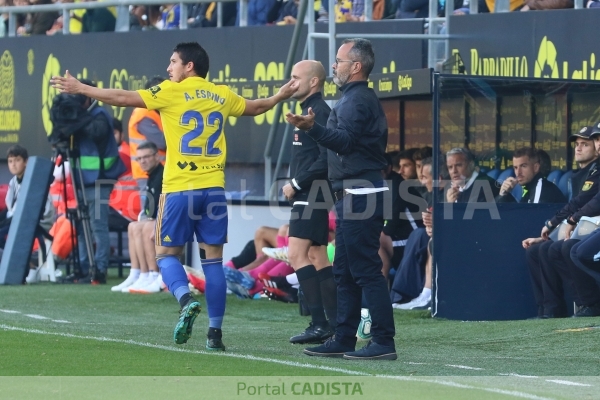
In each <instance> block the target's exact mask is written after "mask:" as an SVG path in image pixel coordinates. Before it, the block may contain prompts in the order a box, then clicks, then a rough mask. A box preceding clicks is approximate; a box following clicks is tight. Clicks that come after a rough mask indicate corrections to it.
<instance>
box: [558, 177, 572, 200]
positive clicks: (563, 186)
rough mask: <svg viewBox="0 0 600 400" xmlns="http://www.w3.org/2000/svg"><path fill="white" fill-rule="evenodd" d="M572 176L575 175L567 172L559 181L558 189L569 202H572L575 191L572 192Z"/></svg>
mask: <svg viewBox="0 0 600 400" xmlns="http://www.w3.org/2000/svg"><path fill="white" fill-rule="evenodd" d="M571 175H573V171H567V172H565V173H564V174H563V175H562V176H561V177H560V180H559V181H558V185H557V186H558V188H559V189H560V191H561V192H562V193H563V194H564V195H565V197H566V198H567V200H571V195H572V194H573V191H572V190H571Z"/></svg>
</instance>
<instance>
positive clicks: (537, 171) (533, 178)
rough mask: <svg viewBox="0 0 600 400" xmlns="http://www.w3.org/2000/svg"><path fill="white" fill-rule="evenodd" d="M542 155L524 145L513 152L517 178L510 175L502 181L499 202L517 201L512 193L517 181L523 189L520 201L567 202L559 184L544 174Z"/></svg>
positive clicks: (497, 200)
mask: <svg viewBox="0 0 600 400" xmlns="http://www.w3.org/2000/svg"><path fill="white" fill-rule="evenodd" d="M540 165H541V164H540V157H539V156H538V152H537V150H535V149H532V148H531V147H523V148H521V149H518V150H516V151H515V152H514V154H513V168H514V170H515V178H512V177H509V178H506V180H505V181H504V182H503V183H502V186H501V187H500V194H499V195H498V197H496V202H498V203H515V202H516V201H517V200H516V199H515V198H514V196H513V195H512V194H511V192H512V190H513V189H514V188H515V186H516V185H517V183H518V184H519V185H520V186H521V189H522V190H523V196H522V197H521V201H520V203H566V202H567V199H566V198H565V196H564V195H563V194H562V192H561V191H560V189H559V188H558V186H556V185H555V184H553V183H552V182H550V181H548V180H547V179H546V178H544V177H543V176H542V173H541V166H540Z"/></svg>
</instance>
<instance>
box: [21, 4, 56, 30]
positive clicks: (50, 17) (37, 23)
mask: <svg viewBox="0 0 600 400" xmlns="http://www.w3.org/2000/svg"><path fill="white" fill-rule="evenodd" d="M30 2H31V5H43V4H53V2H52V0H30ZM57 18H58V12H56V11H48V12H35V13H32V14H31V16H30V18H29V23H28V24H26V25H25V26H20V27H18V28H17V34H18V35H19V36H24V35H45V34H46V31H48V30H50V28H52V25H54V21H56V19H57Z"/></svg>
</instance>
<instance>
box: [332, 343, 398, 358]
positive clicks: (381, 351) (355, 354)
mask: <svg viewBox="0 0 600 400" xmlns="http://www.w3.org/2000/svg"><path fill="white" fill-rule="evenodd" d="M397 358H398V355H397V354H396V349H395V348H394V346H383V345H380V344H378V343H375V342H374V341H372V340H369V343H367V345H366V346H365V347H363V348H362V349H360V350H357V351H351V352H346V353H345V354H344V360H396V359H397Z"/></svg>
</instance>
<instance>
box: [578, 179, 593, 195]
mask: <svg viewBox="0 0 600 400" xmlns="http://www.w3.org/2000/svg"><path fill="white" fill-rule="evenodd" d="M592 186H594V182H593V181H585V183H584V184H583V187H582V188H581V191H582V192H586V191H588V190H590V189H591V188H592Z"/></svg>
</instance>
